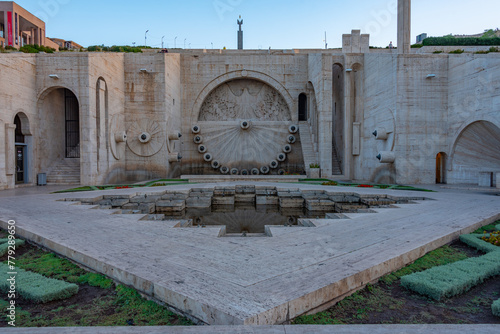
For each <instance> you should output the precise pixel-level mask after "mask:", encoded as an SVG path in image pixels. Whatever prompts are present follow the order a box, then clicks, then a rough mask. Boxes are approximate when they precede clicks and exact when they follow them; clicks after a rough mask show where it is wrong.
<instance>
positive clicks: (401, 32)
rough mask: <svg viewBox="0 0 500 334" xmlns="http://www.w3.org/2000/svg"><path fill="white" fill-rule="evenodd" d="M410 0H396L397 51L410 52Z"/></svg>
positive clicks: (401, 52)
mask: <svg viewBox="0 0 500 334" xmlns="http://www.w3.org/2000/svg"><path fill="white" fill-rule="evenodd" d="M410 48H411V0H398V53H399V54H407V53H410Z"/></svg>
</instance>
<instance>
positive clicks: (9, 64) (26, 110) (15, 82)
mask: <svg viewBox="0 0 500 334" xmlns="http://www.w3.org/2000/svg"><path fill="white" fill-rule="evenodd" d="M35 59H36V56H34V55H26V54H1V55H0V68H1V70H0V189H3V188H13V187H14V184H15V181H14V175H13V173H12V171H13V170H14V166H15V157H14V147H13V143H10V142H9V143H7V138H8V136H9V133H8V131H14V128H12V127H11V126H13V125H14V117H15V116H16V114H18V113H23V114H24V115H26V116H27V119H28V122H29V127H28V129H29V131H27V132H29V133H27V135H28V136H27V137H26V140H27V142H28V144H29V147H28V152H27V153H28V158H29V159H31V161H30V164H29V165H28V177H29V180H28V181H29V182H33V181H34V180H35V176H36V169H35V166H34V164H33V154H34V153H33V152H34V150H35V149H36V148H35V146H34V145H35V143H36V140H33V137H32V136H36V131H37V125H38V123H39V121H38V114H37V112H36V107H35V106H36V61H35ZM6 127H7V129H9V127H11V128H10V130H6ZM10 135H11V134H10ZM29 135H32V136H29ZM7 144H8V145H7ZM7 174H8V175H7Z"/></svg>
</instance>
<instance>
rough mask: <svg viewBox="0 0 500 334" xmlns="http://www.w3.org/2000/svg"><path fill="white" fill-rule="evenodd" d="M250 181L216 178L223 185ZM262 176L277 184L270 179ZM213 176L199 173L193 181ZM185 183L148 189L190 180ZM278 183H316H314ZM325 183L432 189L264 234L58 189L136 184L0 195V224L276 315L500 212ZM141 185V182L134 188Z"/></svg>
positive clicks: (188, 308)
mask: <svg viewBox="0 0 500 334" xmlns="http://www.w3.org/2000/svg"><path fill="white" fill-rule="evenodd" d="M236 184H238V185H242V186H245V185H246V186H249V185H254V184H253V183H245V182H238V183H219V184H216V186H218V187H231V186H232V187H234V186H235V185H236ZM256 185H258V186H263V187H276V186H277V184H273V183H257V184H256ZM214 186H215V184H212V185H210V184H203V185H200V184H198V185H196V188H197V189H198V190H197V191H205V190H207V189H212V188H213V187H214ZM189 187H191V186H190V185H178V186H171V187H165V188H157V189H154V190H151V193H155V194H158V193H161V192H163V191H166V190H167V189H168V190H169V191H171V192H172V191H178V192H185V191H187V190H189ZM279 188H280V191H282V190H283V189H287V188H290V189H293V190H294V191H296V190H297V189H298V188H300V189H301V190H310V191H323V190H325V187H322V186H318V185H297V184H290V185H286V184H279ZM327 190H328V192H329V193H344V192H346V193H353V192H354V193H357V194H361V195H386V194H387V195H391V196H397V197H401V196H403V197H405V196H406V197H416V198H422V197H427V198H429V199H432V200H424V201H417V202H416V204H402V205H397V206H398V207H399V208H388V209H375V211H377V212H378V213H372V214H358V213H354V214H345V217H346V219H320V220H311V221H312V222H313V223H314V224H315V225H316V227H309V228H306V227H294V228H283V227H270V228H269V229H270V231H271V233H272V235H273V237H271V238H219V237H218V236H219V235H220V228H210V229H203V228H174V227H173V226H174V225H175V224H173V222H163V221H144V220H141V219H142V218H143V217H144V216H145V215H123V214H113V212H115V211H116V210H98V209H92V206H88V205H75V203H72V202H67V201H61V200H62V199H65V198H73V199H78V200H79V201H85V199H88V198H95V197H96V196H110V195H115V194H117V195H120V196H124V197H126V196H135V195H136V194H137V193H138V190H134V189H125V190H110V191H101V192H87V193H83V192H82V193H77V194H54V195H37V194H28V195H26V196H19V193H18V194H17V196H10V197H9V196H3V197H2V199H1V200H0V221H3V223H1V222H0V225H2V226H3V227H5V226H6V225H5V223H6V222H7V220H9V219H14V220H16V226H17V232H18V233H19V235H21V236H22V237H25V238H27V239H29V240H32V241H35V242H36V243H38V244H41V245H42V246H44V247H47V248H49V249H52V250H53V251H55V252H57V253H59V254H61V255H63V256H66V257H69V258H71V259H73V260H75V261H77V262H79V263H81V264H83V265H85V266H87V267H89V268H91V269H93V270H95V271H98V272H100V273H103V274H105V275H108V276H110V277H112V278H114V279H116V280H118V281H120V282H122V283H124V284H128V285H131V286H134V287H135V288H137V289H138V290H140V291H142V292H144V293H146V294H148V295H150V296H152V297H154V298H157V299H159V300H161V301H163V302H166V303H167V304H169V305H171V306H173V307H175V308H177V309H179V310H181V311H182V312H185V313H187V314H190V315H191V316H193V317H195V318H197V319H200V320H201V321H203V322H206V323H209V324H215V325H228V324H229V325H243V324H252V325H265V324H279V323H283V322H285V321H287V320H289V319H292V318H294V317H296V316H298V315H301V314H304V313H307V312H311V311H312V310H321V309H324V308H325V307H327V306H329V302H330V301H332V300H334V299H335V298H338V297H339V296H342V295H344V294H346V293H349V292H350V291H352V290H354V289H357V288H360V287H362V286H363V285H365V284H367V283H369V282H372V281H374V280H376V279H378V278H379V277H381V276H383V275H384V274H387V273H389V272H392V271H394V270H397V269H399V268H401V267H403V266H405V265H406V264H408V263H410V262H412V261H414V260H416V259H418V258H419V257H421V256H423V255H424V254H425V253H427V252H429V251H431V250H433V249H436V248H438V247H440V246H442V245H444V244H446V243H449V242H451V241H453V240H454V239H456V238H458V236H459V235H460V234H463V233H468V232H471V231H473V230H474V229H476V228H477V227H479V226H480V225H483V224H486V223H489V222H491V221H495V220H496V219H499V218H500V198H499V197H498V196H493V195H491V194H484V193H473V192H472V193H464V192H457V191H450V192H448V191H440V192H437V193H422V192H406V191H395V190H377V189H351V188H347V189H346V188H343V187H328V188H327ZM140 191H141V193H148V191H147V190H145V189H141V190H140Z"/></svg>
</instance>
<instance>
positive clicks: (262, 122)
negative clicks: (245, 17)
mask: <svg viewBox="0 0 500 334" xmlns="http://www.w3.org/2000/svg"><path fill="white" fill-rule="evenodd" d="M197 114H198V119H197V121H196V123H194V124H193V128H192V129H191V132H192V136H193V142H194V144H195V146H194V148H195V149H197V151H198V153H200V154H201V155H199V156H198V158H197V157H196V154H195V156H194V157H192V158H191V159H192V161H197V165H198V168H204V167H207V168H204V169H205V172H204V173H219V174H220V173H222V174H229V173H230V174H232V175H250V174H254V175H257V174H277V173H278V172H279V171H282V172H283V173H284V172H285V171H290V170H294V169H297V166H298V165H300V167H303V161H302V159H300V160H301V161H298V160H297V156H298V157H301V154H300V155H299V154H298V153H299V152H301V150H300V149H299V146H300V145H294V144H295V143H296V142H298V141H299V139H298V137H296V134H297V132H298V126H297V125H296V124H294V123H293V122H292V120H293V116H292V113H291V109H290V107H289V104H288V103H287V101H286V99H285V97H284V96H283V95H282V94H281V93H280V92H279V91H278V90H277V89H275V88H274V87H272V86H270V85H268V84H267V83H265V82H263V81H261V80H257V79H254V78H241V77H240V78H235V79H233V80H229V81H226V82H223V83H221V84H220V85H218V86H217V87H215V88H214V89H213V90H212V91H211V92H210V93H209V94H208V95H207V96H206V98H205V99H204V101H203V103H201V105H200V109H199V112H197ZM294 153H296V154H294ZM199 162H201V166H204V167H201V166H200V164H199Z"/></svg>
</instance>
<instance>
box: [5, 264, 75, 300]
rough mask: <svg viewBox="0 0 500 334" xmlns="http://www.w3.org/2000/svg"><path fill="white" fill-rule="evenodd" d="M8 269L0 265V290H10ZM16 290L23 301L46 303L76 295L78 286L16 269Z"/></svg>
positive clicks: (6, 266)
mask: <svg viewBox="0 0 500 334" xmlns="http://www.w3.org/2000/svg"><path fill="white" fill-rule="evenodd" d="M9 272H11V270H10V267H9V266H8V265H7V264H5V263H0V290H2V291H4V292H6V291H9V289H10V285H11V283H10V281H8V279H9V278H11V275H9V274H8V273H9ZM16 272H17V274H16V277H15V283H16V290H17V292H18V293H19V294H20V295H21V296H22V297H23V298H25V299H27V300H31V301H33V302H35V303H48V302H50V301H53V300H61V299H66V298H69V297H71V296H73V295H75V294H77V293H78V285H76V284H72V283H67V282H64V281H59V280H55V279H52V278H47V277H44V276H42V275H39V274H36V273H33V272H30V271H25V270H23V269H20V268H16Z"/></svg>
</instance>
